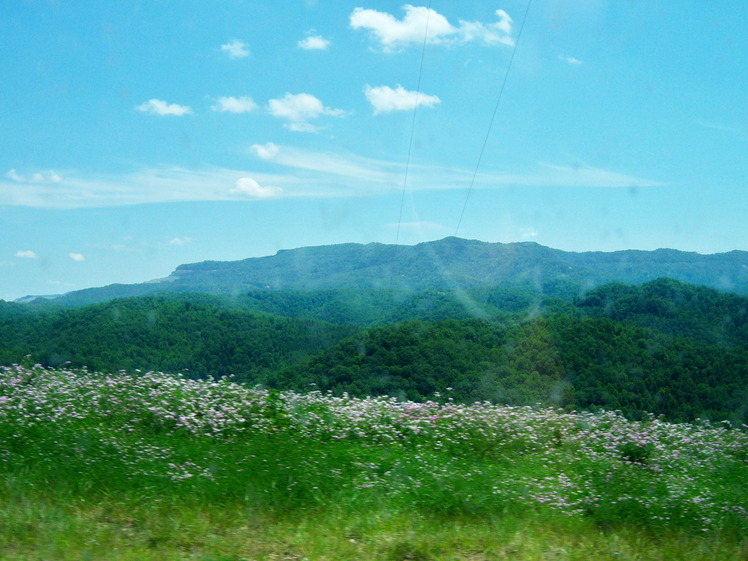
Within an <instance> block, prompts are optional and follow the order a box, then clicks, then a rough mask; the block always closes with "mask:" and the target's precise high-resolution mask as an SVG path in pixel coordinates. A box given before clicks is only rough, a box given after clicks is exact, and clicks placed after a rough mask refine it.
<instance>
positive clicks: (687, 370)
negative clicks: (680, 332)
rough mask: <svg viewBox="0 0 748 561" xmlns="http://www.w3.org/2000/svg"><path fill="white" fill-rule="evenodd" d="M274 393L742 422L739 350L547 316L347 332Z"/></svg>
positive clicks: (288, 372) (745, 357) (744, 388)
mask: <svg viewBox="0 0 748 561" xmlns="http://www.w3.org/2000/svg"><path fill="white" fill-rule="evenodd" d="M269 383H271V384H272V385H274V386H276V387H279V388H292V389H296V390H302V391H303V390H305V389H309V388H310V387H311V388H315V389H321V390H332V391H333V392H334V393H336V394H342V393H344V392H347V393H349V394H351V395H357V396H362V395H382V394H387V395H395V396H398V397H401V398H403V399H410V400H424V399H428V398H433V396H434V394H435V393H436V392H441V394H442V397H443V398H449V397H451V398H453V399H455V400H456V401H458V402H467V403H470V402H473V401H491V402H493V403H501V404H510V405H528V404H535V403H540V404H543V405H553V406H560V407H566V408H569V409H594V408H605V409H616V410H621V411H623V412H624V413H626V414H627V415H629V416H634V417H636V416H639V415H641V413H642V412H643V411H647V412H651V413H655V414H663V415H665V416H666V417H667V418H669V419H671V420H678V421H685V420H692V419H695V418H697V417H700V416H701V417H708V418H712V419H730V420H732V421H735V422H739V423H744V422H746V420H748V347H746V346H739V347H734V348H730V349H724V348H721V347H717V346H713V345H708V344H705V343H703V342H700V341H696V340H692V339H687V338H679V337H674V336H671V335H667V334H664V333H658V332H656V331H652V330H649V329H644V328H640V327H634V326H630V325H625V324H622V323H620V322H615V321H613V320H610V319H608V318H578V317H569V316H557V317H550V318H547V319H544V318H543V319H536V320H532V321H529V322H526V323H523V324H521V325H516V326H507V325H506V324H502V323H497V322H492V321H484V320H450V321H442V322H406V323H401V324H396V325H389V326H385V327H380V328H376V329H371V330H367V331H364V332H362V333H359V334H356V335H354V336H352V337H350V338H348V339H346V340H344V341H341V342H340V343H338V344H336V345H334V346H333V347H332V348H330V349H328V350H327V351H325V352H323V353H322V354H320V355H318V356H315V357H313V358H311V359H309V360H307V361H305V362H302V363H299V364H297V365H294V366H292V367H288V368H286V369H284V370H282V371H280V372H278V373H277V374H276V375H274V376H273V377H271V379H270V380H269Z"/></svg>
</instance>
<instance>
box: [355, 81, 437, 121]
mask: <svg viewBox="0 0 748 561" xmlns="http://www.w3.org/2000/svg"><path fill="white" fill-rule="evenodd" d="M364 94H365V95H366V99H367V100H369V103H371V105H372V107H374V114H375V115H377V114H379V113H388V112H391V111H407V110H409V109H414V108H415V107H416V106H419V105H425V106H426V107H433V106H434V105H436V104H438V103H441V100H440V99H439V98H438V97H437V96H435V95H427V94H424V93H419V92H414V91H408V90H406V89H405V88H403V87H402V86H400V85H398V86H397V88H395V89H392V88H390V87H389V86H378V87H376V88H373V87H371V86H366V87H365V88H364Z"/></svg>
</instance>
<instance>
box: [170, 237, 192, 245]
mask: <svg viewBox="0 0 748 561" xmlns="http://www.w3.org/2000/svg"><path fill="white" fill-rule="evenodd" d="M191 241H192V238H190V237H184V238H179V237H176V238H172V239H171V240H169V245H187V244H188V243H190V242H191Z"/></svg>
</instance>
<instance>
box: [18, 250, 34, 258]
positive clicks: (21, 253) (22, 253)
mask: <svg viewBox="0 0 748 561" xmlns="http://www.w3.org/2000/svg"><path fill="white" fill-rule="evenodd" d="M16 257H19V258H20V259H38V258H39V256H38V255H37V254H36V252H34V251H31V250H30V249H19V250H18V251H16Z"/></svg>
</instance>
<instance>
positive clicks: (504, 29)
mask: <svg viewBox="0 0 748 561" xmlns="http://www.w3.org/2000/svg"><path fill="white" fill-rule="evenodd" d="M496 16H497V17H498V18H499V21H497V22H495V23H489V24H484V23H480V22H477V21H462V20H460V28H459V30H458V33H457V34H458V36H459V37H460V39H459V41H460V42H464V43H467V42H470V41H480V42H482V43H485V44H486V45H506V46H508V47H513V46H514V39H512V37H511V33H512V23H513V22H512V18H511V17H509V14H507V13H506V12H505V11H504V10H496Z"/></svg>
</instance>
